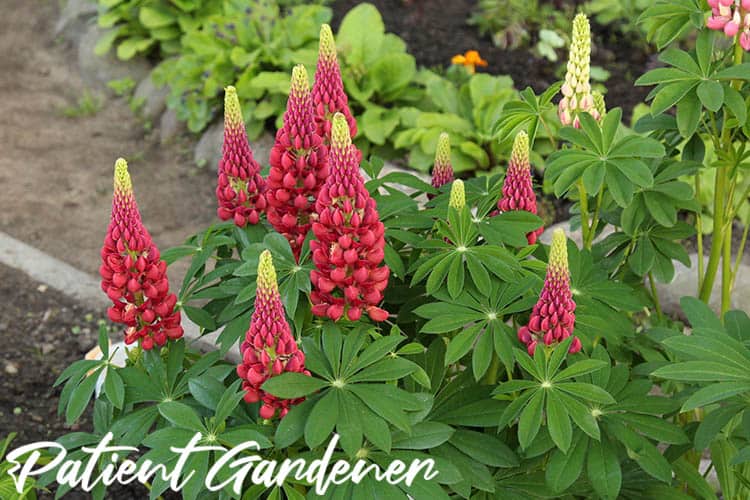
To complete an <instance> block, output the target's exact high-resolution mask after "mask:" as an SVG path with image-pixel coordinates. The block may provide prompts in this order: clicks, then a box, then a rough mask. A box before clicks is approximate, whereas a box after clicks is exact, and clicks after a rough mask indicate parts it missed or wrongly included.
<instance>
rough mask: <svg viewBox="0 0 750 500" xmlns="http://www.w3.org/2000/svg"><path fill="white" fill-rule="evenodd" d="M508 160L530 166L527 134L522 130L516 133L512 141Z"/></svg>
mask: <svg viewBox="0 0 750 500" xmlns="http://www.w3.org/2000/svg"><path fill="white" fill-rule="evenodd" d="M510 161H511V163H513V164H515V165H517V166H519V167H525V168H531V165H530V164H529V134H527V133H526V132H525V131H523V130H522V131H520V132H519V133H518V135H516V138H515V140H514V141H513V150H512V151H511V153H510Z"/></svg>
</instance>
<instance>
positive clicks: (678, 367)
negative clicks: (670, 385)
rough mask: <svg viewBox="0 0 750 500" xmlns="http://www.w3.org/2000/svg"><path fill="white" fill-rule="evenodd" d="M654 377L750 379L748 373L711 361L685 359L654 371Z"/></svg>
mask: <svg viewBox="0 0 750 500" xmlns="http://www.w3.org/2000/svg"><path fill="white" fill-rule="evenodd" d="M651 375H652V376H654V377H659V378H665V379H669V380H677V381H680V382H727V381H732V380H736V381H740V382H747V381H748V380H750V373H747V372H746V371H742V370H738V369H736V368H732V367H731V366H726V365H725V364H723V363H716V362H712V361H685V362H683V363H675V364H672V365H667V366H663V367H661V368H659V369H658V370H656V371H654V372H653V373H652V374H651Z"/></svg>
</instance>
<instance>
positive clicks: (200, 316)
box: [182, 306, 216, 332]
mask: <svg viewBox="0 0 750 500" xmlns="http://www.w3.org/2000/svg"><path fill="white" fill-rule="evenodd" d="M182 310H183V311H185V314H187V317H188V318H190V319H191V320H192V321H193V322H194V323H195V324H196V325H198V326H200V327H201V328H203V329H204V330H206V331H209V332H211V331H214V330H216V322H215V321H214V318H213V317H212V316H211V314H209V313H208V312H207V311H205V310H204V309H199V308H197V307H192V306H182Z"/></svg>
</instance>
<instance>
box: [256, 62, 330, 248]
mask: <svg viewBox="0 0 750 500" xmlns="http://www.w3.org/2000/svg"><path fill="white" fill-rule="evenodd" d="M270 164H271V170H270V172H269V174H268V191H267V192H266V200H267V202H268V212H267V215H268V221H269V222H270V223H271V224H272V225H273V227H274V228H275V229H276V230H277V231H278V232H279V233H281V234H283V235H284V236H285V237H286V239H287V240H289V244H290V245H291V247H292V251H293V252H294V256H295V257H296V258H297V260H299V255H300V251H301V250H302V243H303V242H304V241H305V236H306V235H307V232H308V231H309V230H310V226H311V220H310V216H311V215H312V213H313V212H314V211H315V206H314V204H315V200H316V198H317V197H318V192H319V191H320V188H321V187H322V185H323V183H324V182H325V179H326V177H328V150H327V148H326V146H325V145H324V144H323V141H322V139H321V137H320V136H319V135H318V133H317V128H316V125H315V115H314V111H313V105H312V97H311V95H310V84H309V83H308V79H307V71H306V70H305V67H304V66H303V65H301V64H300V65H298V66H295V68H294V69H293V70H292V85H291V91H290V92H289V100H288V101H287V109H286V113H285V114H284V125H283V126H282V127H281V128H280V129H279V130H278V132H277V133H276V142H275V144H274V146H273V149H271V157H270Z"/></svg>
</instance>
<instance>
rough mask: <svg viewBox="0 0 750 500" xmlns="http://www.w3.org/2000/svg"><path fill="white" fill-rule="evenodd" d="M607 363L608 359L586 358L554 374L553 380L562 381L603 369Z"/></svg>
mask: <svg viewBox="0 0 750 500" xmlns="http://www.w3.org/2000/svg"><path fill="white" fill-rule="evenodd" d="M607 365H608V363H607V362H606V361H602V360H599V359H584V360H583V361H579V362H577V363H575V364H573V365H571V366H568V367H567V368H565V369H564V370H563V371H561V372H560V373H558V374H556V375H555V376H553V377H552V381H553V382H560V381H562V380H568V379H571V378H573V377H580V376H581V375H585V374H587V373H592V372H595V371H597V370H601V369H602V368H604V367H605V366H607Z"/></svg>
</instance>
